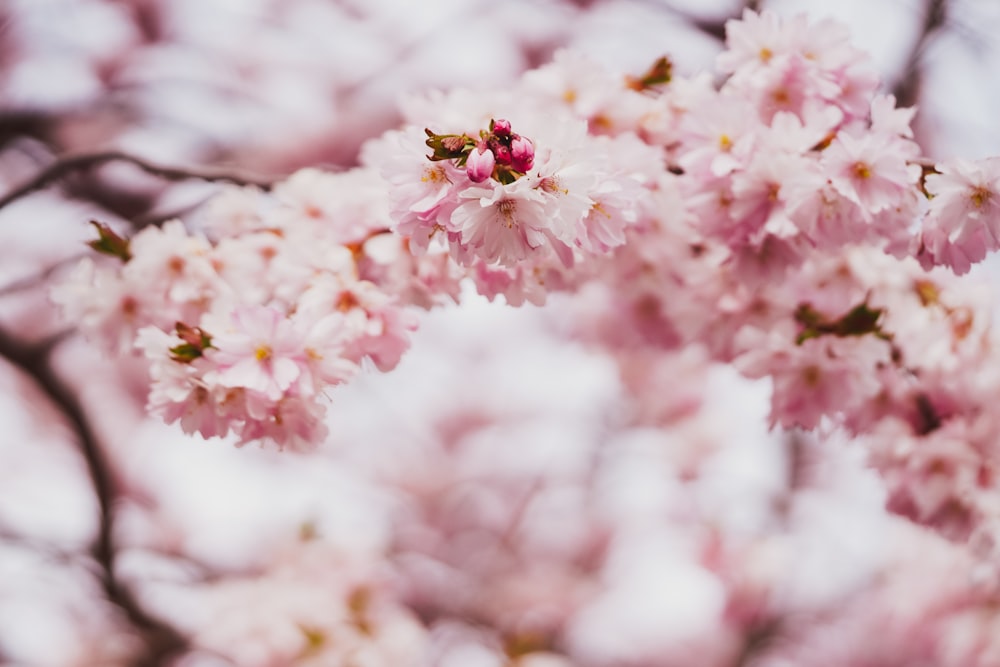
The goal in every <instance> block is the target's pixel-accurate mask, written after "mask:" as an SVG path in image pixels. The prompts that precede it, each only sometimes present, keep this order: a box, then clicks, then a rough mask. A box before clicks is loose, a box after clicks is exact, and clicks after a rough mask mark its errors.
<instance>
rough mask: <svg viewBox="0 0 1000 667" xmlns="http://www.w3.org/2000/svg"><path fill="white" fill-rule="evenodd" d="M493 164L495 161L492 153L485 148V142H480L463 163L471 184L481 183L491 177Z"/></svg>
mask: <svg viewBox="0 0 1000 667" xmlns="http://www.w3.org/2000/svg"><path fill="white" fill-rule="evenodd" d="M495 164H496V159H495V158H494V157H493V151H491V150H490V149H489V148H487V147H486V143H485V142H480V144H479V145H478V146H476V147H475V148H473V149H472V152H471V153H469V157H468V158H467V159H466V161H465V172H466V173H467V174H468V175H469V180H471V181H472V182H473V183H482V182H483V181H485V180H486V179H487V178H489V177H490V176H492V175H493V166H494V165H495Z"/></svg>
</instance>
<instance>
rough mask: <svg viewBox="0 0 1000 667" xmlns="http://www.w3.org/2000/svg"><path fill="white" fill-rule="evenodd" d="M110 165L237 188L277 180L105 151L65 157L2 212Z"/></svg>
mask: <svg viewBox="0 0 1000 667" xmlns="http://www.w3.org/2000/svg"><path fill="white" fill-rule="evenodd" d="M108 162H126V163H128V164H131V165H133V166H135V167H138V168H139V169H141V170H142V171H144V172H146V173H147V174H150V175H152V176H157V177H159V178H162V179H164V180H167V181H187V180H200V181H209V182H213V183H214V182H221V183H233V184H235V185H253V186H256V187H258V188H260V189H262V190H270V189H271V187H272V186H273V185H274V180H273V179H265V178H260V177H255V176H250V175H247V174H239V173H234V172H230V171H225V170H220V169H182V168H178V167H167V166H164V165H159V164H155V163H153V162H149V161H148V160H146V159H144V158H140V157H137V156H135V155H130V154H129V153H125V152H123V151H103V152H100V153H81V154H78V155H65V156H63V157H60V158H58V159H57V160H56V161H55V162H53V163H52V164H51V165H49V166H48V167H46V168H45V169H43V170H42V171H40V172H39V173H38V174H36V175H35V176H34V177H33V178H31V179H29V180H28V181H27V182H25V183H23V184H21V185H20V186H18V187H16V188H14V189H13V190H11V191H10V192H8V193H7V194H6V195H4V196H3V197H0V208H3V207H4V206H7V205H8V204H10V203H12V202H14V201H17V200H18V199H21V198H22V197H25V196H27V195H29V194H31V193H33V192H37V191H38V190H42V189H44V188H47V187H48V186H50V185H52V184H53V183H56V182H58V181H59V180H61V179H63V178H65V177H67V176H69V175H70V174H73V173H74V172H78V171H87V170H89V169H93V168H95V167H99V166H101V165H103V164H106V163H108Z"/></svg>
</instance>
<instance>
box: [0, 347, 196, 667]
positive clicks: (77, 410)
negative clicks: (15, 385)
mask: <svg viewBox="0 0 1000 667" xmlns="http://www.w3.org/2000/svg"><path fill="white" fill-rule="evenodd" d="M64 338H65V336H64V335H62V334H59V335H56V336H54V337H52V338H50V339H48V340H46V341H44V342H42V343H40V344H36V345H28V344H25V343H24V342H22V341H19V340H17V339H16V338H15V337H14V336H12V335H11V334H10V333H9V332H7V331H4V330H0V356H2V357H3V358H5V359H6V360H7V361H9V362H10V363H11V364H13V365H14V367H16V368H18V369H19V370H21V371H22V372H24V373H25V374H26V375H28V376H29V377H31V378H32V379H33V380H34V381H35V382H36V383H37V385H38V387H39V388H40V389H41V390H42V391H43V392H44V393H45V395H46V396H47V397H48V398H49V400H51V401H52V403H53V405H54V406H55V407H56V408H58V409H59V410H60V411H61V412H62V414H63V415H64V416H65V418H66V420H67V422H68V423H69V425H70V427H72V428H73V430H74V431H75V432H76V435H77V438H78V440H79V446H80V451H81V453H82V454H83V458H84V460H85V462H86V465H87V472H88V474H89V475H90V479H91V484H92V485H93V488H94V494H95V496H96V497H97V504H98V511H99V517H98V518H99V522H98V532H97V536H96V537H95V539H94V543H93V545H92V546H91V555H92V556H93V558H94V560H95V561H96V562H97V564H98V565H99V566H100V568H101V586H102V588H103V589H104V593H105V595H106V596H107V598H108V600H109V601H110V602H111V603H112V604H114V605H115V606H117V607H118V608H119V609H120V610H121V611H122V612H123V613H124V614H125V616H126V617H127V618H128V620H129V622H130V623H131V624H132V626H133V628H134V629H135V630H136V631H137V632H139V633H140V635H141V636H142V638H143V640H144V641H145V648H146V651H145V653H144V654H143V655H140V656H138V657H137V659H136V660H135V661H134V662H133V665H134V667H154V666H156V665H161V664H165V662H166V659H167V658H168V657H169V656H171V655H176V654H177V653H179V652H180V651H182V650H183V649H184V648H186V646H187V642H186V640H185V639H184V637H183V636H182V635H181V634H180V633H179V632H178V631H177V630H176V629H174V628H173V627H171V626H170V625H167V624H166V623H164V622H163V621H160V620H159V619H156V618H153V617H152V616H150V615H149V614H148V613H147V612H146V611H145V610H144V609H143V608H142V606H141V605H140V604H139V602H138V600H136V598H135V596H134V595H133V594H132V591H131V590H129V589H128V588H127V587H126V586H124V585H123V584H122V583H121V582H120V581H119V580H118V579H117V578H116V575H115V558H116V552H115V546H114V536H113V532H114V531H113V528H114V514H113V511H114V504H115V501H116V500H117V499H118V495H119V492H118V489H117V484H116V483H115V480H114V478H113V475H112V468H111V463H110V461H108V459H107V457H106V456H105V453H104V451H103V449H102V448H101V447H100V445H99V443H98V441H97V436H96V435H95V433H94V431H93V429H92V428H91V426H90V423H89V421H88V419H87V416H86V413H85V411H84V409H83V405H82V404H81V403H80V401H79V399H78V398H77V396H76V394H75V393H74V392H73V390H72V389H71V388H70V387H68V386H67V385H66V384H65V383H64V382H63V381H62V379H60V378H59V377H58V375H57V374H56V373H55V372H54V371H53V369H52V365H51V363H50V356H51V352H52V350H53V349H54V347H55V346H56V345H57V344H58V343H59V342H60V341H62V340H63V339H64Z"/></svg>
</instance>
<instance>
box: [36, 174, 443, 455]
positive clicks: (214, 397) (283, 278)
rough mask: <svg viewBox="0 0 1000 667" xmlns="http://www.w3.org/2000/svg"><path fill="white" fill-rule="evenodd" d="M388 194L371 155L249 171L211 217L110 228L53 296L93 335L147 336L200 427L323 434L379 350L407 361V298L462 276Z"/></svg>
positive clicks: (168, 386) (163, 395) (195, 428)
mask: <svg viewBox="0 0 1000 667" xmlns="http://www.w3.org/2000/svg"><path fill="white" fill-rule="evenodd" d="M384 199H385V191H384V186H383V183H382V181H381V180H380V179H379V178H378V177H377V175H375V174H373V173H372V172H369V171H364V170H355V171H351V172H345V173H342V174H328V173H323V172H319V171H316V170H311V169H307V170H303V171H300V172H297V173H295V174H293V175H292V176H291V177H289V178H288V179H287V180H285V181H283V182H282V183H279V184H278V185H276V186H275V187H274V189H273V192H272V193H270V194H267V193H264V192H262V191H260V190H258V189H255V188H235V187H233V188H230V189H228V190H225V191H223V192H222V193H221V194H220V195H218V196H217V197H216V198H215V199H213V200H212V201H211V202H210V203H209V204H208V205H207V207H206V209H205V211H204V213H203V215H202V217H201V221H200V222H201V226H202V228H203V229H204V233H197V232H191V231H188V230H187V229H186V228H185V226H184V225H183V224H182V223H181V222H180V221H178V220H173V221H170V222H167V223H166V224H164V225H163V226H162V227H159V228H158V227H148V228H146V229H143V230H141V231H140V232H138V233H137V234H135V235H134V236H133V237H132V238H131V239H127V240H126V239H122V238H121V237H118V236H117V235H116V234H115V233H114V232H111V231H110V230H108V229H107V228H102V231H101V233H102V241H101V242H104V243H105V244H106V245H108V244H110V246H111V248H110V250H109V249H108V248H107V247H104V248H102V249H103V250H104V251H105V252H109V253H110V254H114V255H117V258H116V259H114V260H109V261H107V262H102V263H97V262H94V261H92V260H89V259H87V260H84V261H83V262H82V263H81V264H80V265H79V266H78V267H77V269H76V271H75V273H74V274H73V275H72V276H71V277H70V279H69V280H68V281H67V282H66V283H65V284H63V285H61V286H60V287H59V288H58V289H56V290H55V291H54V293H53V298H54V299H55V300H56V301H57V302H58V303H60V304H61V305H62V306H63V308H64V310H65V311H66V312H67V314H68V315H69V316H70V317H71V318H72V319H74V320H75V321H76V322H77V323H78V324H79V326H80V327H81V329H82V330H83V331H84V332H85V333H87V334H88V335H92V336H94V337H96V338H98V339H101V340H103V341H104V342H106V343H108V344H110V346H111V347H112V348H113V349H115V350H117V351H123V350H126V349H128V348H131V347H132V346H135V347H136V348H137V349H138V350H139V351H141V353H142V354H143V355H144V356H145V358H146V359H147V360H148V362H149V364H150V377H151V380H152V385H151V389H150V396H149V405H148V407H149V410H150V411H151V412H152V413H153V414H157V415H160V416H161V417H163V418H164V419H165V420H166V421H167V422H175V421H179V422H180V424H181V427H182V428H183V430H184V431H185V432H186V433H199V434H201V435H202V436H204V437H213V436H223V435H226V434H229V433H233V434H235V435H236V436H237V438H238V442H240V443H244V442H249V441H252V440H262V439H263V440H272V441H274V442H276V443H278V444H279V445H281V446H286V445H290V446H294V447H301V446H306V445H312V444H315V443H316V442H318V441H320V440H321V439H322V438H323V437H324V435H325V433H326V427H325V424H324V422H323V419H322V417H323V414H324V412H325V400H326V397H327V395H328V393H329V390H330V389H331V388H332V387H335V386H336V385H338V384H341V383H343V382H345V381H346V380H348V379H350V378H351V377H353V376H354V375H356V374H357V373H358V371H359V370H360V368H361V364H362V362H363V361H364V360H365V359H369V360H370V361H371V362H373V363H374V365H375V366H376V367H377V368H379V369H381V370H388V369H391V368H392V367H394V366H395V365H396V364H397V363H398V362H399V359H400V356H401V355H402V354H403V352H404V351H405V349H406V348H407V347H408V345H409V342H408V336H409V332H410V331H412V329H413V328H414V326H415V320H414V319H413V315H412V314H411V313H409V312H407V310H406V307H408V306H413V305H419V306H427V305H429V304H430V303H432V302H433V301H434V300H436V299H439V298H441V297H442V296H444V295H449V294H450V295H454V294H455V293H456V290H457V283H456V282H455V279H454V277H453V275H452V274H451V273H450V272H449V267H448V265H447V264H446V263H445V260H446V257H444V256H440V257H437V258H435V257H431V256H427V257H424V258H421V259H417V258H414V257H413V256H412V255H410V254H409V252H408V251H407V248H406V245H405V243H403V242H402V241H401V240H400V239H399V238H398V237H394V236H392V235H390V234H389V233H388V225H389V224H390V221H389V219H388V218H387V215H386V210H385V205H384V203H383V202H384ZM99 243H100V242H99ZM116 244H117V245H116Z"/></svg>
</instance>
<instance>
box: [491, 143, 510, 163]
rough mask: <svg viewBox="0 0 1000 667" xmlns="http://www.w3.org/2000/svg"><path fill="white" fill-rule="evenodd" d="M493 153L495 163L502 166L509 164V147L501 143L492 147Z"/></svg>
mask: <svg viewBox="0 0 1000 667" xmlns="http://www.w3.org/2000/svg"><path fill="white" fill-rule="evenodd" d="M493 155H494V156H495V157H496V159H497V164H499V165H503V166H504V167H507V166H509V165H510V161H511V158H510V149H509V148H507V147H506V146H504V145H503V144H499V145H497V146H496V147H495V148H493Z"/></svg>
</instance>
